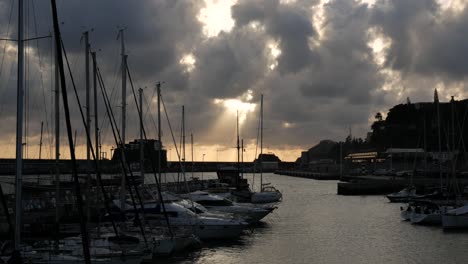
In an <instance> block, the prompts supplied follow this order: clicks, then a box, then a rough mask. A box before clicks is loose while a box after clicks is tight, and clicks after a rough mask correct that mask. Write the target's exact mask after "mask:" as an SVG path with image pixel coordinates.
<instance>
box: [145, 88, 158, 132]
mask: <svg viewBox="0 0 468 264" xmlns="http://www.w3.org/2000/svg"><path fill="white" fill-rule="evenodd" d="M155 93H156V89H153V94H152V95H151V100H150V101H149V102H147V104H146V105H147V107H146V112H145V116H144V118H145V119H146V115H147V114H148V112H149V114H150V116H151V108H150V107H151V104H150V102H152V101H153V98H154V95H155ZM145 100H146V97H145ZM154 125H155V128H156V124H154Z"/></svg>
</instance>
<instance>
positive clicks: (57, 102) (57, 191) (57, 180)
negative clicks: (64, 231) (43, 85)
mask: <svg viewBox="0 0 468 264" xmlns="http://www.w3.org/2000/svg"><path fill="white" fill-rule="evenodd" d="M54 53H55V52H54ZM57 60H58V59H57V54H56V53H55V65H54V71H55V74H54V75H55V76H54V78H55V222H56V224H57V226H58V223H59V222H60V84H59V68H58V62H57Z"/></svg>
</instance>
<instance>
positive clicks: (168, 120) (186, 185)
mask: <svg viewBox="0 0 468 264" xmlns="http://www.w3.org/2000/svg"><path fill="white" fill-rule="evenodd" d="M161 103H162V106H163V109H164V114H165V115H166V119H167V125H168V126H169V130H170V131H171V137H172V141H173V143H174V146H175V151H176V154H177V158H178V159H179V167H180V168H181V169H182V174H183V175H184V182H185V187H186V188H187V192H190V191H189V187H188V184H187V179H186V178H185V169H184V167H185V166H182V162H181V157H180V155H181V154H180V153H179V150H178V148H177V143H176V140H175V137H174V133H173V131H172V126H171V121H170V119H169V115H168V113H167V109H166V104H165V103H164V100H163V97H162V95H161Z"/></svg>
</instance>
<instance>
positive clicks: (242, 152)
mask: <svg viewBox="0 0 468 264" xmlns="http://www.w3.org/2000/svg"><path fill="white" fill-rule="evenodd" d="M241 164H242V170H241V178H244V139H242V140H241Z"/></svg>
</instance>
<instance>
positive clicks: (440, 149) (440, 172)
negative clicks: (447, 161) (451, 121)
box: [434, 89, 443, 191]
mask: <svg viewBox="0 0 468 264" xmlns="http://www.w3.org/2000/svg"><path fill="white" fill-rule="evenodd" d="M434 101H435V103H436V111H437V134H438V140H439V177H440V189H441V191H442V189H443V177H442V138H441V135H440V107H439V95H438V94H437V89H435V90H434Z"/></svg>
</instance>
